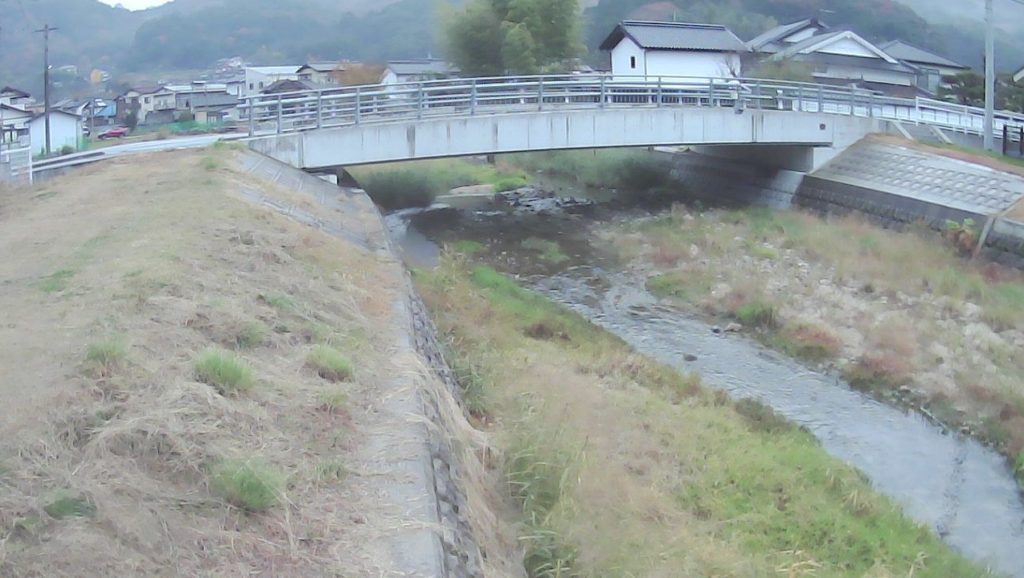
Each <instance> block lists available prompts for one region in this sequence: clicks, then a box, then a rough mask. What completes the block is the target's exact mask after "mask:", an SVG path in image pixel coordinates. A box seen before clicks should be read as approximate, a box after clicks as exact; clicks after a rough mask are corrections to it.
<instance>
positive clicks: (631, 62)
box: [629, 56, 636, 70]
mask: <svg viewBox="0 0 1024 578" xmlns="http://www.w3.org/2000/svg"><path fill="white" fill-rule="evenodd" d="M629 67H630V68H632V69H633V70H636V57H635V56H630V57H629Z"/></svg>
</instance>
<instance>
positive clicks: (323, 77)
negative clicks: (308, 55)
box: [296, 62, 345, 84]
mask: <svg viewBox="0 0 1024 578" xmlns="http://www.w3.org/2000/svg"><path fill="white" fill-rule="evenodd" d="M344 71H345V65H344V64H342V63H340V62H310V63H307V64H303V65H302V66H301V67H299V69H298V70H297V71H296V73H297V74H298V80H305V81H306V82H312V83H314V84H337V83H338V74H339V73H341V72H344Z"/></svg>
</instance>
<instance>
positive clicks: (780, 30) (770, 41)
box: [747, 18, 828, 52]
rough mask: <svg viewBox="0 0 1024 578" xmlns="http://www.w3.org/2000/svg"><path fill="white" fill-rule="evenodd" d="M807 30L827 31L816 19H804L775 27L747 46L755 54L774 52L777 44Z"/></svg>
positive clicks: (825, 26)
mask: <svg viewBox="0 0 1024 578" xmlns="http://www.w3.org/2000/svg"><path fill="white" fill-rule="evenodd" d="M807 28H822V29H825V30H827V29H828V25H826V24H825V23H823V22H821V21H820V20H818V19H817V18H805V19H803V20H800V21H798V22H793V23H791V24H783V25H781V26H776V27H775V28H772V29H771V30H768V31H767V32H765V33H763V34H761V35H759V36H757V37H756V38H754V39H753V40H751V41H750V42H748V43H747V46H748V47H749V48H750V49H751V50H753V51H755V52H776V51H777V50H778V49H779V48H780V47H779V46H778V43H779V42H781V41H782V40H783V39H785V38H786V37H788V36H792V35H793V34H796V33H797V32H800V31H801V30H805V29H807Z"/></svg>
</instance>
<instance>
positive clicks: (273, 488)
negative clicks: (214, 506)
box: [210, 460, 285, 512]
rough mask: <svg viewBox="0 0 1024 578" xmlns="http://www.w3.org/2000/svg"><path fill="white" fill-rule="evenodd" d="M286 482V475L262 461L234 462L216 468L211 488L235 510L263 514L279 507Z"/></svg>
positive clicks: (211, 479)
mask: <svg viewBox="0 0 1024 578" xmlns="http://www.w3.org/2000/svg"><path fill="white" fill-rule="evenodd" d="M284 482H285V478H284V475H282V474H281V473H280V472H278V471H277V470H275V469H273V468H272V467H271V466H270V465H268V464H266V463H264V462H262V461H260V460H230V461H225V462H222V463H220V464H218V465H217V466H216V467H215V468H214V471H213V475H212V476H211V478H210V488H211V489H212V490H213V492H214V493H215V494H217V495H219V496H220V497H222V498H224V500H226V501H227V502H228V503H229V504H231V505H233V506H235V507H238V508H241V509H243V510H245V511H247V512H263V511H265V510H268V509H269V508H270V507H271V506H273V505H274V504H276V503H277V500H278V498H279V496H280V495H281V490H283V489H284Z"/></svg>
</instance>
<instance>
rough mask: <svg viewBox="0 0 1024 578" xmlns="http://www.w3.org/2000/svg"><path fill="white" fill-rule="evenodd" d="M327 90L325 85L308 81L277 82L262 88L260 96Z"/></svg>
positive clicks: (286, 80) (287, 80)
mask: <svg viewBox="0 0 1024 578" xmlns="http://www.w3.org/2000/svg"><path fill="white" fill-rule="evenodd" d="M322 88H327V86H326V85H323V84H317V83H315V82H312V81H309V80H292V79H285V80H278V81H277V82H275V83H274V84H271V85H270V86H268V87H266V88H264V89H263V90H262V91H260V94H286V93H289V92H305V91H307V90H318V89H322Z"/></svg>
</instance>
